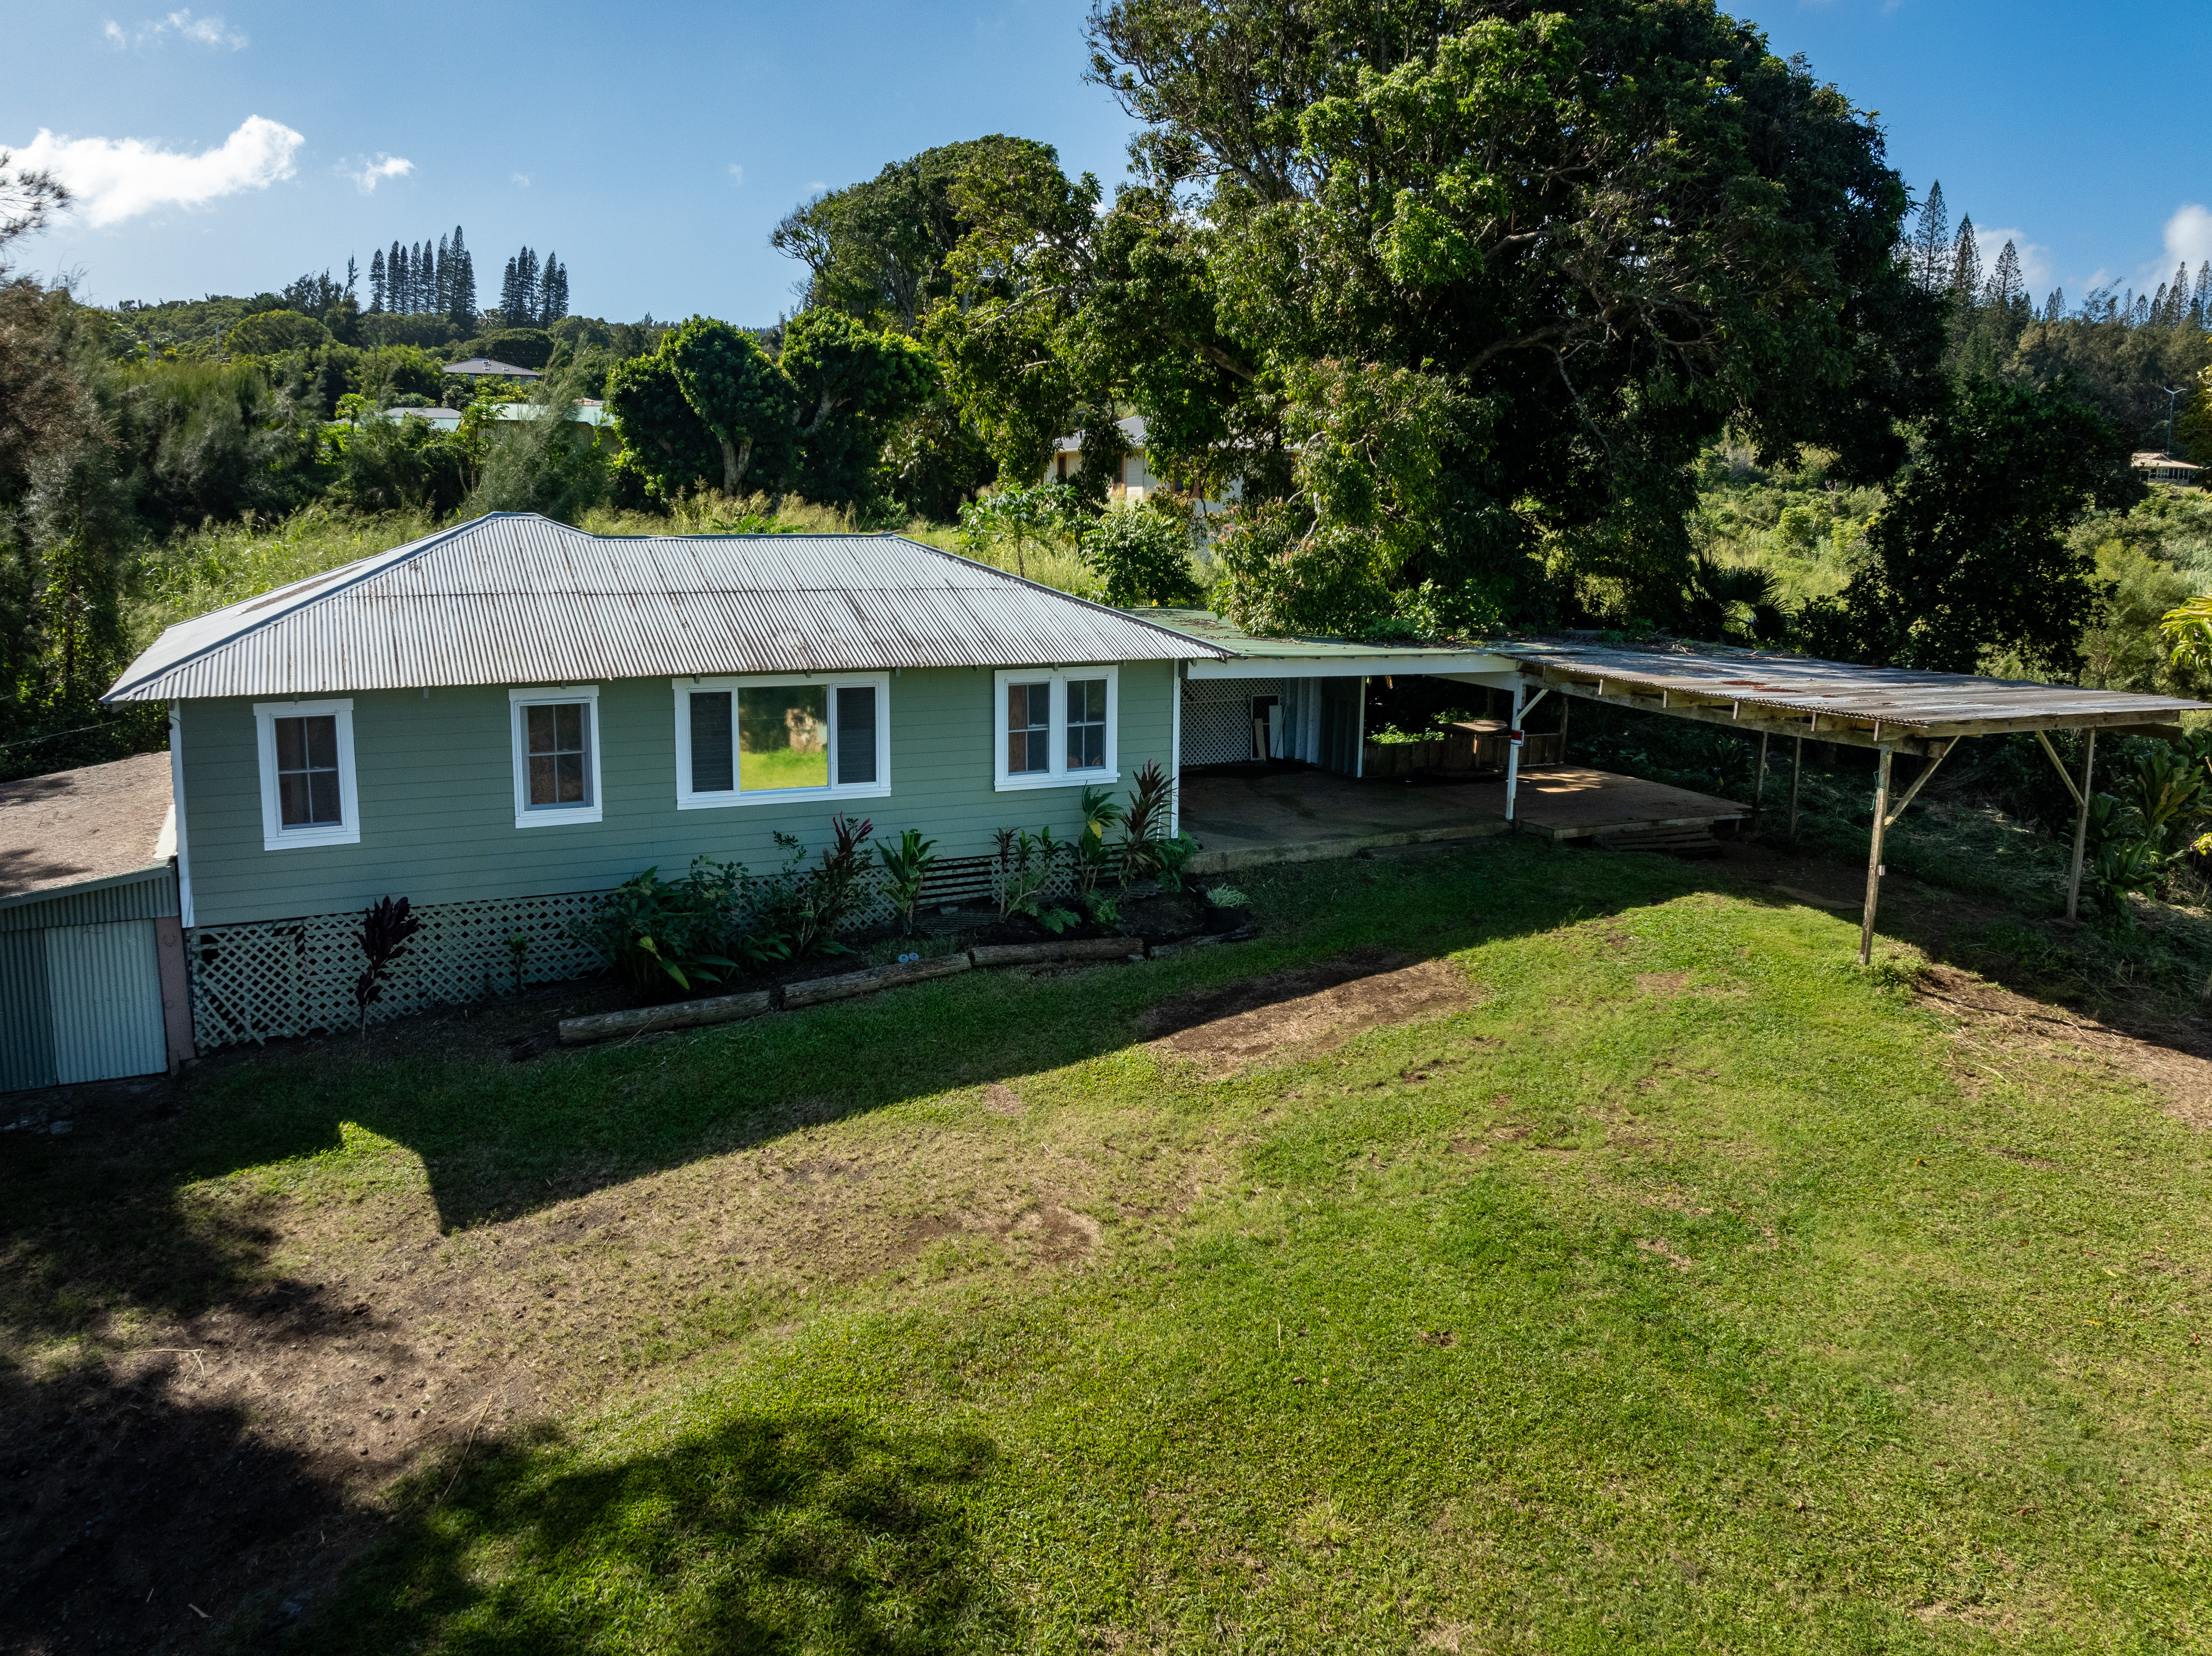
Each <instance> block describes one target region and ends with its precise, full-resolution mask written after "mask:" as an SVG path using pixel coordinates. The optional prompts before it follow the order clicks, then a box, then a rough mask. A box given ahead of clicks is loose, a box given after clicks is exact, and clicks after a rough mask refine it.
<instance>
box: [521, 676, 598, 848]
mask: <svg viewBox="0 0 2212 1656" xmlns="http://www.w3.org/2000/svg"><path fill="white" fill-rule="evenodd" d="M551 701H587V702H589V703H590V704H591V707H592V713H591V720H592V730H591V736H590V738H589V746H590V749H591V755H592V803H591V804H588V805H538V806H532V804H531V803H530V755H529V752H528V744H527V743H526V742H525V740H524V738H523V733H522V732H523V723H524V721H523V716H522V710H523V709H524V708H525V707H544V705H545V704H546V703H547V702H551ZM507 740H508V742H509V743H511V744H512V746H513V752H514V825H515V827H517V828H556V827H558V826H560V825H561V824H562V823H566V822H598V821H599V820H600V818H601V817H603V816H605V804H606V796H605V794H604V793H602V792H600V791H599V749H600V748H601V747H602V746H603V745H604V737H603V735H602V732H601V731H600V730H599V686H598V685H596V684H565V685H556V686H552V687H550V688H544V689H538V690H509V691H508V692H507Z"/></svg>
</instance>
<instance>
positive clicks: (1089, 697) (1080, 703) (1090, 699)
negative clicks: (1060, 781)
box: [1067, 678, 1106, 771]
mask: <svg viewBox="0 0 2212 1656" xmlns="http://www.w3.org/2000/svg"><path fill="white" fill-rule="evenodd" d="M1067 768H1068V769H1070V770H1072V771H1096V770H1103V769H1105V768H1106V681H1105V680H1104V679H1103V678H1071V679H1070V680H1068V681H1067Z"/></svg>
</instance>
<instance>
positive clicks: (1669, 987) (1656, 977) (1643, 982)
mask: <svg viewBox="0 0 2212 1656" xmlns="http://www.w3.org/2000/svg"><path fill="white" fill-rule="evenodd" d="M1689 986H1690V974H1688V973H1687V972H1638V974H1636V992H1638V994H1641V995H1679V994H1680V993H1681V992H1683V991H1684V990H1685V989H1687V988H1688V987H1689Z"/></svg>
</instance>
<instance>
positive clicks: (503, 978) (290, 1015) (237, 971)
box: [185, 855, 1120, 1052]
mask: <svg viewBox="0 0 2212 1656" xmlns="http://www.w3.org/2000/svg"><path fill="white" fill-rule="evenodd" d="M1119 862H1120V859H1119V857H1118V855H1117V856H1116V857H1115V858H1114V859H1113V860H1112V861H1111V862H1110V863H1109V870H1113V869H1116V868H1118V866H1119ZM999 876H1000V870H999V866H998V862H997V859H996V858H994V857H948V858H942V859H941V860H939V862H938V863H937V864H936V865H935V866H933V868H932V869H931V870H930V873H929V877H928V879H927V882H925V883H924V884H923V887H922V892H921V902H920V904H919V905H918V907H921V909H922V910H923V911H924V912H927V911H928V910H931V909H933V908H936V907H942V906H944V905H946V904H954V903H963V902H964V903H975V902H977V901H986V900H989V899H992V898H994V897H995V896H996V895H997V893H998V887H999ZM773 878H774V877H766V878H763V879H759V880H754V881H750V882H748V886H749V887H750V892H749V894H748V898H747V900H746V901H760V900H761V899H762V898H763V897H764V896H765V895H767V893H766V891H765V889H764V888H766V887H767V886H768V885H769V883H771V881H772V880H773ZM862 878H863V881H864V888H863V895H862V897H861V901H860V903H859V905H858V906H857V907H856V908H855V909H854V913H853V914H852V916H851V917H850V919H848V921H847V923H846V924H847V926H848V929H850V930H854V931H865V930H867V929H870V928H872V927H877V926H883V925H890V923H891V922H892V921H893V920H894V919H896V910H894V909H893V907H892V906H891V903H890V899H889V898H888V897H886V896H885V895H884V890H883V876H882V870H880V869H871V870H869V871H868V872H867V873H866V875H864V876H863V877H862ZM1073 883H1074V882H1073V869H1072V867H1071V866H1070V865H1069V864H1068V863H1067V862H1066V860H1065V859H1064V858H1055V859H1054V861H1053V862H1052V864H1050V865H1049V866H1048V868H1047V870H1046V877H1045V880H1044V883H1043V885H1042V889H1040V891H1039V893H1038V895H1039V897H1040V898H1041V899H1053V900H1060V899H1064V898H1066V895H1068V893H1069V892H1070V891H1071V890H1072V889H1073ZM605 895H607V894H606V893H605V891H604V890H599V891H570V892H562V893H558V894H556V895H551V896H538V897H498V898H489V899H485V900H483V901H471V902H458V903H423V904H420V905H417V906H416V907H413V908H412V909H411V910H410V913H413V914H414V916H415V917H416V919H418V920H420V921H421V922H422V930H421V931H417V932H416V934H415V936H414V937H412V938H411V939H410V941H409V943H408V944H407V949H406V952H405V953H404V954H403V955H400V957H399V958H398V960H397V961H394V962H393V963H392V969H391V971H390V973H389V974H387V975H386V979H385V981H384V992H383V994H382V996H381V997H380V998H379V999H378V1000H377V1001H376V1002H375V1003H374V1004H372V1005H371V1006H370V1007H369V1009H368V1016H369V1020H370V1022H383V1021H384V1020H385V1019H386V1018H395V1017H404V1016H407V1015H408V1014H410V1013H413V1012H422V1011H428V1010H429V1009H431V1008H432V1007H436V1006H453V1005H460V1004H465V1003H467V1002H470V1001H477V1000H483V999H486V998H489V997H491V996H494V995H497V994H501V993H507V992H512V991H513V989H514V988H515V986H516V984H517V981H518V967H519V968H520V982H521V983H524V984H532V983H557V982H560V981H562V980H566V979H569V978H581V977H589V976H592V975H593V974H597V973H599V972H601V971H604V970H605V968H606V965H607V962H606V961H605V958H604V957H603V956H601V955H600V954H599V951H598V950H596V949H593V948H592V947H591V945H590V944H588V943H585V942H584V941H582V939H580V937H577V936H576V932H577V930H578V929H579V927H580V925H581V924H582V923H583V922H585V921H586V920H588V919H590V918H591V916H592V911H593V910H594V909H596V908H597V907H599V903H600V901H601V900H602V899H603V898H605ZM740 918H741V919H742V918H743V917H742V915H741V917H740ZM361 927H362V911H361V910H360V909H353V910H349V911H348V912H346V913H339V914H311V915H307V916H303V917H301V918H298V919H283V920H253V921H246V922H241V923H240V924H237V925H202V926H195V927H193V928H192V929H191V931H189V932H187V933H186V934H185V945H186V950H185V952H186V954H187V955H188V956H189V963H190V966H191V1017H192V1034H193V1038H194V1040H195V1041H196V1043H197V1046H198V1048H199V1050H200V1051H202V1052H210V1051H212V1050H214V1049H215V1048H216V1047H218V1046H236V1045H238V1044H240V1042H244V1041H253V1042H257V1043H258V1042H260V1041H264V1040H281V1039H283V1038H286V1037H289V1036H294V1035H306V1034H316V1033H318V1032H319V1031H323V1030H328V1029H343V1028H351V1027H352V1026H353V1025H354V1024H356V1022H359V1020H360V1017H361V1011H360V1008H359V1007H358V1006H357V1005H356V1003H355V1001H354V985H355V984H356V982H357V981H358V980H360V977H361V974H362V971H363V970H364V969H365V968H367V966H368V957H367V956H366V955H363V954H362V947H361ZM517 937H519V938H520V939H522V940H523V943H524V945H525V946H524V947H523V948H522V949H520V958H519V959H518V951H517V950H516V949H515V948H514V947H513V943H511V941H510V940H511V939H513V938H517Z"/></svg>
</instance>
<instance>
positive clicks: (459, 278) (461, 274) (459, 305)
mask: <svg viewBox="0 0 2212 1656" xmlns="http://www.w3.org/2000/svg"><path fill="white" fill-rule="evenodd" d="M446 314H447V316H448V317H450V318H452V319H453V325H454V326H455V327H459V328H473V327H474V326H475V325H476V319H477V267H476V261H475V260H474V259H473V258H471V257H470V256H469V250H468V246H467V245H466V244H465V242H463V241H462V240H461V227H460V226H459V225H458V224H457V225H455V226H454V227H453V289H452V292H451V293H450V294H448V295H447V304H446Z"/></svg>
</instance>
